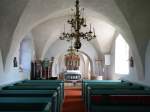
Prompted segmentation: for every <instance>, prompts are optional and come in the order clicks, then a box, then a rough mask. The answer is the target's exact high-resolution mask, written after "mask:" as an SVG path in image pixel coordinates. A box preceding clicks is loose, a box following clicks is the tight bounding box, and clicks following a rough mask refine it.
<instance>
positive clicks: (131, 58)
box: [129, 56, 134, 67]
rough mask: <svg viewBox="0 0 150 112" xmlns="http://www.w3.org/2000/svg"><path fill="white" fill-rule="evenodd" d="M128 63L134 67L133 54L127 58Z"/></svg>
mask: <svg viewBox="0 0 150 112" xmlns="http://www.w3.org/2000/svg"><path fill="white" fill-rule="evenodd" d="M129 63H130V67H134V60H133V56H131V57H130V59H129Z"/></svg>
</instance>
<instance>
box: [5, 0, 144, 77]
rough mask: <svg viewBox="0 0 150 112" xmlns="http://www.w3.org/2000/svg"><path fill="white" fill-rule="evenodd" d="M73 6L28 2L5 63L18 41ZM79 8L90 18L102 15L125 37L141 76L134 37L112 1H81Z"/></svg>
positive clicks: (68, 0) (55, 0)
mask: <svg viewBox="0 0 150 112" xmlns="http://www.w3.org/2000/svg"><path fill="white" fill-rule="evenodd" d="M73 5H74V0H44V1H43V0H30V1H29V3H28V4H27V6H26V8H25V10H24V12H23V13H22V16H21V17H20V19H19V21H18V24H17V27H16V29H15V31H14V34H13V40H12V43H11V47H10V50H9V54H8V56H7V62H11V60H12V56H13V55H14V53H15V52H14V51H15V50H16V49H17V48H18V46H19V43H20V41H21V40H22V39H23V37H25V35H26V34H27V33H29V32H30V31H31V30H32V29H33V28H35V27H36V26H37V25H39V24H41V23H43V22H44V21H47V20H49V19H50V18H53V17H58V16H60V15H61V14H64V10H68V9H69V8H70V7H73ZM81 6H83V7H84V8H85V9H86V10H91V11H92V12H89V11H88V13H87V14H90V15H91V16H93V15H94V12H96V13H97V14H98V15H99V14H100V15H103V17H104V18H105V19H104V18H101V19H104V20H105V21H106V22H107V23H109V24H111V25H112V26H113V27H115V29H116V30H117V31H118V32H120V33H121V34H122V35H123V37H125V39H126V40H127V42H128V43H129V45H130V46H131V48H133V52H134V54H135V56H136V57H135V58H136V60H137V65H138V67H137V68H138V70H139V72H138V73H139V75H141V74H143V66H142V61H141V58H140V55H139V52H138V49H137V47H136V43H135V41H134V36H133V34H132V32H131V30H130V26H129V25H128V22H127V21H126V19H125V17H124V16H123V14H122V12H121V11H120V9H119V8H118V6H117V5H116V3H115V2H114V0H92V1H91V0H81ZM92 14H93V15H92ZM93 17H95V16H93ZM47 48H48V47H47ZM43 50H45V49H43ZM43 52H46V51H43ZM42 54H44V53H42Z"/></svg>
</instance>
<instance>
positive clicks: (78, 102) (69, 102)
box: [62, 88, 86, 112]
mask: <svg viewBox="0 0 150 112" xmlns="http://www.w3.org/2000/svg"><path fill="white" fill-rule="evenodd" d="M64 92H65V99H64V103H63V106H62V112H86V109H85V105H84V102H83V100H82V98H81V89H79V88H66V89H65V90H64Z"/></svg>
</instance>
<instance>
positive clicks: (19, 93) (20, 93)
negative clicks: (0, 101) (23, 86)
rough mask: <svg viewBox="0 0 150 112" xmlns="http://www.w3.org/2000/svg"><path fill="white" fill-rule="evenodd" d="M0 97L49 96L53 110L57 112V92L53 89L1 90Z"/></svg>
mask: <svg viewBox="0 0 150 112" xmlns="http://www.w3.org/2000/svg"><path fill="white" fill-rule="evenodd" d="M1 97H31V98H32V97H37V98H40V97H48V98H50V97H51V98H52V109H53V112H58V111H57V108H58V106H59V103H58V94H57V92H56V91H55V90H1V91H0V98H1Z"/></svg>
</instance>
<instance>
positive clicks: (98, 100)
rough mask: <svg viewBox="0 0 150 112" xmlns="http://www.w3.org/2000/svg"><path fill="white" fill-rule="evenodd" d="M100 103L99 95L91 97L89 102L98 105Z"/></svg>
mask: <svg viewBox="0 0 150 112" xmlns="http://www.w3.org/2000/svg"><path fill="white" fill-rule="evenodd" d="M101 101H102V96H101V95H98V96H91V102H92V103H96V104H98V103H100V102H101Z"/></svg>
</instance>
